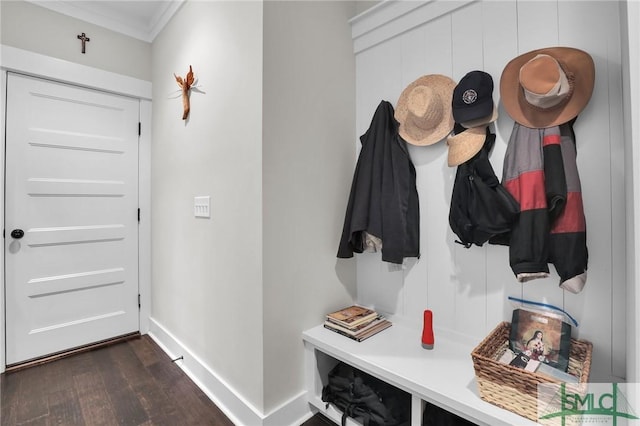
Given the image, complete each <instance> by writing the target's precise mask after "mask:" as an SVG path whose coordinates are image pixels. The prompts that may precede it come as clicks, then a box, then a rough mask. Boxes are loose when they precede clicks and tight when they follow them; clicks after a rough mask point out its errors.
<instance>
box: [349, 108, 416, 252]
mask: <svg viewBox="0 0 640 426" xmlns="http://www.w3.org/2000/svg"><path fill="white" fill-rule="evenodd" d="M393 114H394V110H393V106H392V105H391V104H390V103H389V102H387V101H381V102H380V104H379V105H378V108H377V109H376V112H375V113H374V116H373V119H372V121H371V125H370V126H369V129H368V130H367V132H366V133H365V134H364V135H362V136H361V137H360V142H361V143H362V149H361V151H360V155H359V157H358V162H357V164H356V169H355V173H354V176H353V183H352V185H351V193H350V195H349V202H348V204H347V212H346V215H345V221H344V227H343V230H342V237H341V239H340V245H339V247H338V257H339V258H350V257H353V253H362V252H363V251H365V245H366V243H365V239H366V234H367V233H368V234H371V235H373V236H375V237H377V238H380V239H381V240H382V260H383V261H385V262H391V263H397V264H401V263H402V262H403V260H404V258H405V257H419V256H420V209H419V203H418V191H417V189H416V170H415V167H414V165H413V163H412V162H411V158H410V156H409V152H408V150H407V146H406V142H405V141H404V140H403V139H402V138H401V137H400V136H399V135H398V122H397V121H396V119H395V118H394V116H393Z"/></svg>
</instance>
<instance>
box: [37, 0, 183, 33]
mask: <svg viewBox="0 0 640 426" xmlns="http://www.w3.org/2000/svg"><path fill="white" fill-rule="evenodd" d="M27 1H31V3H35V4H37V5H39V6H42V7H46V8H47V9H51V10H54V11H56V12H59V13H62V14H64V15H68V16H72V17H74V18H77V19H81V20H83V21H87V22H90V23H92V24H95V25H100V26H101V27H105V28H108V29H110V30H112V31H117V32H119V33H122V34H125V35H128V36H130V37H135V38H137V39H140V40H144V41H146V42H152V41H153V39H154V38H155V37H156V36H157V35H158V33H160V31H161V30H162V28H163V27H164V26H165V25H166V24H167V22H169V20H170V19H171V17H172V16H173V15H174V13H176V11H177V10H178V9H179V8H180V6H181V5H182V3H183V1H184V0H142V1H140V0H139V1H129V0H111V1H102V0H27Z"/></svg>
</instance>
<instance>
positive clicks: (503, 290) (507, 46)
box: [481, 1, 522, 335]
mask: <svg viewBox="0 0 640 426" xmlns="http://www.w3.org/2000/svg"><path fill="white" fill-rule="evenodd" d="M481 16H482V22H483V27H482V42H483V58H484V71H486V72H488V73H489V74H491V76H492V77H493V84H494V90H493V101H494V103H495V104H496V106H497V108H498V116H499V117H502V118H499V120H498V121H497V122H496V123H494V124H493V130H494V131H495V133H496V143H495V145H494V147H493V151H492V153H491V157H490V159H491V165H492V166H493V169H494V171H495V173H496V176H498V178H499V179H501V178H502V169H503V159H504V154H505V152H506V149H507V141H508V139H509V135H510V134H511V129H512V126H511V122H510V120H505V119H504V116H506V114H507V113H506V112H505V111H504V109H503V108H502V104H501V103H500V90H499V87H500V75H501V73H502V69H503V68H504V65H505V64H506V63H507V62H509V60H511V58H512V57H514V55H515V53H516V52H517V43H518V40H517V38H516V37H513V34H515V32H516V30H517V19H516V3H515V2H493V1H488V2H482V15H481ZM508 257H509V249H508V247H505V246H492V245H489V246H488V247H487V270H486V277H487V283H486V286H487V294H486V323H485V324H484V328H485V329H484V332H483V333H482V335H487V334H488V333H490V332H491V330H493V328H494V327H495V326H496V325H497V324H498V323H500V322H501V321H504V319H505V318H509V314H510V313H511V311H512V309H513V308H512V306H511V304H507V303H505V300H507V296H515V297H522V285H520V284H518V283H517V282H516V281H515V280H514V278H513V273H512V272H511V269H510V268H508V267H505V263H506V262H508V260H507V261H506V260H505V259H508Z"/></svg>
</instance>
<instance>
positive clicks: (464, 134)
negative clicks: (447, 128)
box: [447, 127, 487, 167]
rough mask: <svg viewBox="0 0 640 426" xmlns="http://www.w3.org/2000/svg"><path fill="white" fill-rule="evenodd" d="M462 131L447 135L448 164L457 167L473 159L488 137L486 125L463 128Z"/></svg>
mask: <svg viewBox="0 0 640 426" xmlns="http://www.w3.org/2000/svg"><path fill="white" fill-rule="evenodd" d="M461 130H463V131H461V132H460V133H456V134H455V135H453V134H452V135H450V136H449V137H447V145H448V146H449V152H448V155H447V164H448V165H449V167H456V166H459V165H460V164H462V163H464V162H466V161H468V160H471V159H472V158H473V156H474V155H476V154H477V153H478V152H480V150H481V149H482V147H483V146H484V142H485V140H486V138H487V130H486V127H473V128H471V129H461Z"/></svg>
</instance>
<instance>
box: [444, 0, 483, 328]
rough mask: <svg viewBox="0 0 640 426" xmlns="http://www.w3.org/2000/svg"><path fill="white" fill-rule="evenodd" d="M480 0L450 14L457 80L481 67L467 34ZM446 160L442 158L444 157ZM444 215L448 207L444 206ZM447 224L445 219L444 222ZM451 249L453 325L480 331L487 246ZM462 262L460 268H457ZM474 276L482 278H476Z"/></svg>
mask: <svg viewBox="0 0 640 426" xmlns="http://www.w3.org/2000/svg"><path fill="white" fill-rule="evenodd" d="M481 19H482V3H480V2H477V3H473V4H469V5H467V6H465V7H464V8H460V9H458V10H457V11H456V13H453V14H452V15H451V49H452V52H463V54H462V55H458V54H455V55H452V63H453V71H452V74H451V77H452V78H453V80H454V81H456V82H458V81H460V79H461V78H462V77H464V75H465V74H467V73H468V72H469V71H473V70H484V66H483V62H484V58H483V46H482V37H469V33H468V31H469V29H470V28H474V27H477V24H478V22H482V20H481ZM445 163H446V159H445ZM456 170H457V169H456V168H455V167H449V168H448V171H449V179H448V181H447V182H446V183H445V188H446V194H448V199H449V200H450V199H451V193H452V191H453V182H454V180H455V172H456ZM446 211H447V214H448V211H449V210H448V209H446ZM446 223H448V222H446ZM446 228H447V240H448V242H451V241H455V239H456V238H457V237H456V235H455V234H454V233H453V231H451V228H450V227H448V226H447V227H446ZM447 245H448V246H449V247H450V248H452V251H451V253H450V254H451V256H452V264H453V269H452V271H451V276H450V280H451V282H452V283H454V292H453V294H454V297H455V303H454V305H455V310H454V311H453V315H454V316H453V319H454V323H453V327H454V329H456V330H465V331H466V332H467V333H469V334H472V335H481V334H483V333H484V331H485V330H484V316H485V295H486V294H487V280H486V272H487V246H486V245H485V246H484V247H478V248H477V249H467V248H465V247H463V246H462V245H460V244H447ZM461 265H464V267H461ZM478 277H482V279H481V280H478ZM467 315H473V316H476V315H478V316H480V317H481V318H483V321H473V322H471V323H469V320H468V319H467V318H466V316H467Z"/></svg>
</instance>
